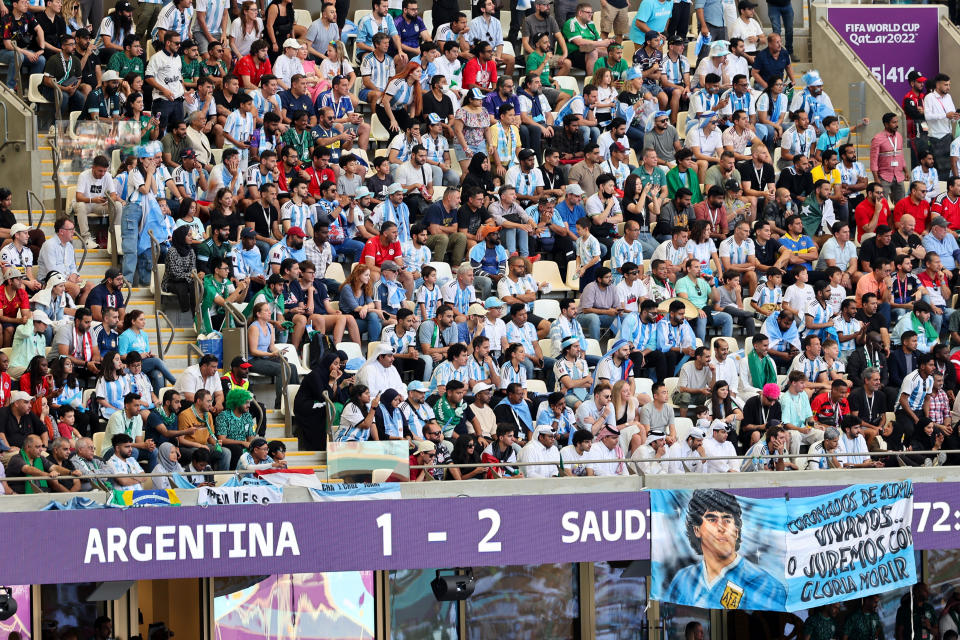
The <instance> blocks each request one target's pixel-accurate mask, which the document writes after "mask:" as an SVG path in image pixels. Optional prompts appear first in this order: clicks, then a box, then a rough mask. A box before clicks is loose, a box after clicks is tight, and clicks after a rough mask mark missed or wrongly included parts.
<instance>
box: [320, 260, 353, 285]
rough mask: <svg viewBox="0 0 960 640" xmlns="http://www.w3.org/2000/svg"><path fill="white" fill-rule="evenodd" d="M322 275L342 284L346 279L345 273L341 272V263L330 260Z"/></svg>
mask: <svg viewBox="0 0 960 640" xmlns="http://www.w3.org/2000/svg"><path fill="white" fill-rule="evenodd" d="M323 277H324V278H329V279H330V280H336V281H337V282H339V283H340V284H343V282H344V281H345V280H346V279H347V276H346V274H344V272H343V265H342V264H340V263H339V262H331V263H330V266H328V267H327V272H326V273H324V274H323Z"/></svg>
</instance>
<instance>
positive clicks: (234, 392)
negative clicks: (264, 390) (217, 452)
mask: <svg viewBox="0 0 960 640" xmlns="http://www.w3.org/2000/svg"><path fill="white" fill-rule="evenodd" d="M182 228H183V227H181V229H182ZM251 400H253V394H252V393H250V392H249V391H247V390H246V389H241V388H240V387H233V388H232V389H230V391H229V392H227V397H226V399H225V400H224V401H223V406H224V407H225V408H226V409H227V410H228V411H233V410H234V409H239V408H240V407H242V406H243V405H245V404H247V403H248V402H250V401H251Z"/></svg>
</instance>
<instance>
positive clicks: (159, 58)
mask: <svg viewBox="0 0 960 640" xmlns="http://www.w3.org/2000/svg"><path fill="white" fill-rule="evenodd" d="M145 76H146V77H148V78H153V79H154V80H156V81H157V82H159V83H160V84H161V85H162V86H163V87H164V88H166V89H167V90H168V91H170V93H172V94H173V99H174V100H176V99H177V98H182V97H183V70H182V68H181V62H180V56H170V55H167V53H166V52H164V51H158V52H156V53H155V54H153V57H152V58H150V62H148V63H147V69H146V72H145ZM153 99H154V100H166V98H165V97H164V95H163V93H161V92H160V91H157V90H156V89H154V90H153Z"/></svg>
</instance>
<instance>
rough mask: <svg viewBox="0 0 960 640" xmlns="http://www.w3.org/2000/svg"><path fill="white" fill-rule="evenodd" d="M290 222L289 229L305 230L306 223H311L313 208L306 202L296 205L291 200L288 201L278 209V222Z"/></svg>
mask: <svg viewBox="0 0 960 640" xmlns="http://www.w3.org/2000/svg"><path fill="white" fill-rule="evenodd" d="M284 220H289V221H290V226H291V227H300V229H301V230H303V229H306V225H307V221H309V222H311V223H313V221H314V219H313V207H311V206H310V205H309V204H307V203H306V202H301V203H300V204H296V203H295V202H294V201H293V200H288V201H287V202H285V203H283V206H282V207H280V221H281V223H282V222H283V221H284Z"/></svg>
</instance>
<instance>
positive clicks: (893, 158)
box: [870, 131, 906, 182]
mask: <svg viewBox="0 0 960 640" xmlns="http://www.w3.org/2000/svg"><path fill="white" fill-rule="evenodd" d="M905 167H906V163H905V162H904V159H903V136H901V135H900V132H899V131H898V132H897V133H895V134H893V135H890V134H889V133H888V132H886V131H881V132H880V133H878V134H877V135H875V136H873V140H871V141H870V170H871V171H873V172H874V173H875V174H877V176H878V177H879V178H880V179H881V180H884V181H886V182H903V179H904V177H905V173H904V168H905Z"/></svg>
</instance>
